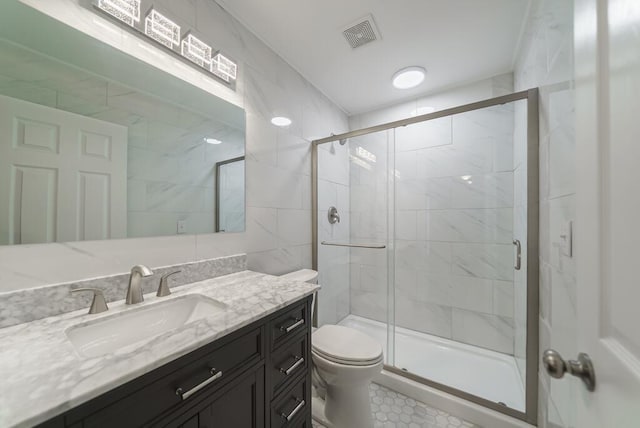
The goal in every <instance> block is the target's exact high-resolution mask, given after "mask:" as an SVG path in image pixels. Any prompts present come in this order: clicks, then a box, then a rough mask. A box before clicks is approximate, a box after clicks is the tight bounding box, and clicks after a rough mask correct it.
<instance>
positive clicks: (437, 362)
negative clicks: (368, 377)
mask: <svg viewBox="0 0 640 428" xmlns="http://www.w3.org/2000/svg"><path fill="white" fill-rule="evenodd" d="M339 324H340V325H343V326H346V327H351V328H355V329H356V330H360V331H362V332H364V333H366V334H368V335H369V336H371V337H373V338H374V339H376V340H378V341H379V342H380V344H381V345H382V347H383V348H384V349H386V347H387V325H386V324H384V323H381V322H378V321H373V320H370V319H368V318H363V317H359V316H356V315H349V316H347V317H346V318H345V319H343V320H342V321H340V323H339ZM395 336H396V340H395V342H396V346H395V364H394V366H396V367H398V368H402V369H406V370H407V371H408V372H410V373H413V374H416V375H418V376H421V377H423V378H426V379H429V380H432V381H434V382H438V383H441V384H443V385H447V386H450V387H452V388H456V389H459V390H461V391H465V392H467V393H470V394H473V395H476V396H478V397H482V398H485V399H487V400H491V401H495V402H502V403H504V404H506V405H507V406H509V407H511V408H512V409H516V410H519V411H522V412H524V410H525V403H524V385H523V383H522V380H521V378H520V373H519V372H518V367H517V365H516V360H515V358H513V357H511V356H508V355H505V354H501V353H499V352H495V351H490V350H487V349H483V348H479V347H476V346H472V345H466V344H463V343H459V342H455V341H453V340H448V339H443V338H440V337H437V336H432V335H429V334H425V333H419V332H416V331H413V330H409V329H406V328H402V327H396V334H395ZM385 360H386V356H385ZM387 363H388V362H387Z"/></svg>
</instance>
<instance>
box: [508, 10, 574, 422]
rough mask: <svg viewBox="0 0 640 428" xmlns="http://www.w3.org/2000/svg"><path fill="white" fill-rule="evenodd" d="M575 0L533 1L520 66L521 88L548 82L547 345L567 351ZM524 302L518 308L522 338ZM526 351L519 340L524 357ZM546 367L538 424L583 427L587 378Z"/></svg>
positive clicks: (570, 348) (543, 255)
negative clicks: (562, 377)
mask: <svg viewBox="0 0 640 428" xmlns="http://www.w3.org/2000/svg"><path fill="white" fill-rule="evenodd" d="M573 5H574V2H573V0H541V1H539V2H533V3H532V9H531V14H530V17H529V22H528V25H527V28H526V31H525V33H524V37H523V42H522V49H521V52H520V55H519V57H518V59H517V62H516V68H515V72H514V75H515V86H516V89H527V88H531V87H540V255H539V259H540V352H542V351H543V350H545V349H547V348H553V349H555V350H557V351H558V352H560V353H561V354H562V355H577V354H578V352H579V351H580V350H579V349H578V346H577V342H576V335H575V332H576V330H577V328H578V325H577V321H576V272H575V264H576V258H575V254H574V256H573V257H569V256H567V255H566V254H563V252H562V251H561V244H562V239H561V237H560V235H561V234H562V233H563V230H564V228H565V227H566V224H567V222H569V221H571V220H574V219H575V214H576V213H575V191H576V187H575V144H576V141H575V117H574V113H575V104H574V82H573V79H574V67H573V20H574V16H573ZM516 182H517V181H516ZM516 292H517V293H518V292H521V291H520V290H519V288H518V287H516ZM517 300H518V299H516V301H517ZM524 309H525V308H523V307H517V308H516V321H517V324H516V326H517V331H516V338H518V337H519V336H521V333H520V331H521V329H522V328H523V327H522V326H523V324H522V323H521V322H518V320H522V319H524ZM522 352H523V344H522V343H519V341H518V340H516V356H518V355H522ZM539 373H540V379H539V385H540V388H539V403H540V404H539V408H538V425H539V426H540V427H542V428H546V427H575V426H576V400H578V399H579V397H580V395H581V394H582V391H583V388H582V385H581V384H580V383H579V382H569V381H567V382H558V381H553V382H550V379H549V376H548V375H547V374H546V373H545V372H544V370H540V372H539Z"/></svg>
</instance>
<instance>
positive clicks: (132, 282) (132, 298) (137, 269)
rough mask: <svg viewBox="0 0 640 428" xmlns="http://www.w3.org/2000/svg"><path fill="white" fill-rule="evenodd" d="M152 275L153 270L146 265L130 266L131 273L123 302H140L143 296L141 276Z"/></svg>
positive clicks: (131, 303)
mask: <svg viewBox="0 0 640 428" xmlns="http://www.w3.org/2000/svg"><path fill="white" fill-rule="evenodd" d="M150 275H153V271H152V270H151V269H149V268H148V267H146V266H143V265H136V266H134V267H132V268H131V275H130V276H129V288H127V298H126V300H125V303H126V304H127V305H133V304H135V303H142V302H143V301H144V297H142V284H141V282H142V281H141V280H142V277H145V276H150Z"/></svg>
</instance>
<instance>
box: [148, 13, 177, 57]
mask: <svg viewBox="0 0 640 428" xmlns="http://www.w3.org/2000/svg"><path fill="white" fill-rule="evenodd" d="M144 32H145V34H146V35H147V36H149V37H151V38H152V39H154V40H156V41H157V42H159V43H162V44H163V45H165V46H166V47H168V48H169V49H173V47H174V46H178V45H179V44H180V26H179V25H178V24H176V23H175V22H173V21H172V20H170V19H169V18H167V17H166V16H164V15H162V14H161V13H160V12H158V11H157V10H155V9H151V10H150V11H149V13H148V14H147V18H146V19H145V20H144Z"/></svg>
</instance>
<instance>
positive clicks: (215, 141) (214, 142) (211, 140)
mask: <svg viewBox="0 0 640 428" xmlns="http://www.w3.org/2000/svg"><path fill="white" fill-rule="evenodd" d="M204 141H205V142H206V143H209V144H222V141H220V140H216V139H215V138H205V139H204Z"/></svg>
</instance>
